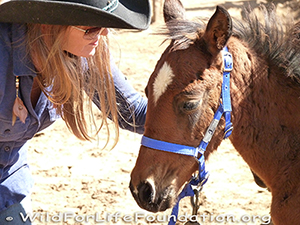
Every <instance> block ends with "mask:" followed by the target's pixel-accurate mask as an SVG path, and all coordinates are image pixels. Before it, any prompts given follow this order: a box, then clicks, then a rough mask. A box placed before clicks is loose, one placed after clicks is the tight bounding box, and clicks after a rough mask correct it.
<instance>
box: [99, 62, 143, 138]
mask: <svg viewBox="0 0 300 225" xmlns="http://www.w3.org/2000/svg"><path fill="white" fill-rule="evenodd" d="M111 71H112V75H113V80H114V84H115V90H116V101H117V107H118V110H119V118H118V122H119V126H120V128H122V129H126V130H129V131H133V132H136V133H139V134H143V132H144V124H145V120H146V111H147V103H148V100H147V99H146V98H143V97H142V96H141V95H140V94H139V93H138V92H137V91H136V90H135V89H134V88H133V87H132V86H131V85H130V83H129V81H128V80H127V78H126V77H125V76H124V74H123V73H122V72H121V71H120V70H119V69H118V67H117V66H116V64H115V63H114V62H113V60H112V61H111ZM94 103H95V104H96V105H97V106H98V107H99V108H100V105H99V98H98V96H97V95H96V99H94ZM97 103H98V104H97Z"/></svg>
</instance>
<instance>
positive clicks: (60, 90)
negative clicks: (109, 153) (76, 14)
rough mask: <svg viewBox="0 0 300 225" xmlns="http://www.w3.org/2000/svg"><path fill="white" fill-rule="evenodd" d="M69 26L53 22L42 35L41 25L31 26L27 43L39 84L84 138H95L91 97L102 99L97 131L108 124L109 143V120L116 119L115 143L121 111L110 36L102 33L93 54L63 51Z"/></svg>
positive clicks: (66, 120)
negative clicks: (76, 54) (92, 131)
mask: <svg viewBox="0 0 300 225" xmlns="http://www.w3.org/2000/svg"><path fill="white" fill-rule="evenodd" d="M67 29H69V26H58V25H53V26H49V29H47V33H46V34H45V33H44V32H43V34H42V32H41V25H39V24H32V25H28V32H27V41H28V45H27V46H28V51H29V54H30V55H31V57H32V59H33V63H34V65H35V66H36V68H37V70H38V80H39V86H40V88H41V90H42V91H43V92H44V93H45V94H46V95H47V97H48V99H49V100H50V101H51V102H52V103H53V105H54V107H55V108H56V110H57V113H58V114H59V115H60V116H61V117H62V118H63V120H64V121H65V123H66V125H67V126H68V128H69V129H70V130H71V131H72V132H73V133H74V135H75V136H76V137H78V138H79V139H82V140H91V139H93V135H92V134H89V133H90V132H89V124H88V123H87V121H88V120H87V118H86V117H87V114H86V113H88V115H91V116H92V117H91V118H94V117H93V112H92V102H91V100H92V99H93V100H94V101H95V100H97V101H99V102H98V105H99V106H100V108H101V114H102V121H101V124H100V125H98V128H97V133H98V132H99V131H100V129H101V128H102V127H103V126H105V127H107V142H106V144H107V143H108V142H109V138H110V128H109V125H108V120H107V119H108V117H110V118H111V120H112V121H113V122H114V131H115V137H116V138H115V142H114V145H115V144H116V143H117V141H118V138H119V129H118V110H117V105H116V96H115V87H114V83H113V78H112V74H111V70H110V54H109V51H108V44H109V43H108V38H107V37H106V36H101V38H100V41H99V46H98V47H97V49H96V52H95V54H94V55H93V56H91V57H88V58H82V57H77V56H74V55H71V54H70V53H67V52H64V51H63V50H62V47H61V46H62V42H63V40H64V35H65V33H66V31H67ZM43 35H48V37H47V42H49V43H45V40H44V39H45V38H43ZM49 46H51V47H49ZM95 96H97V97H95ZM85 110H87V112H86V111H85ZM92 122H93V123H95V120H94V119H92Z"/></svg>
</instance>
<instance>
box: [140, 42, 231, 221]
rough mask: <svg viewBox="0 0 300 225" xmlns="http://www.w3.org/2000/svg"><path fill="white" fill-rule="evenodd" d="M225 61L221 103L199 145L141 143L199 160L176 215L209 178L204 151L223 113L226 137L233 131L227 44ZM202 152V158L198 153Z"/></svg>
mask: <svg viewBox="0 0 300 225" xmlns="http://www.w3.org/2000/svg"><path fill="white" fill-rule="evenodd" d="M222 55H223V62H224V70H223V82H222V92H221V96H220V105H219V107H218V109H217V111H216V112H215V115H214V119H213V120H212V122H211V123H210V125H209V127H208V128H207V130H206V133H205V135H204V137H203V139H202V141H201V142H200V145H199V146H198V147H191V146H186V145H179V144H174V143H170V142H165V141H160V140H155V139H152V138H149V137H146V136H143V137H142V141H141V144H142V145H143V146H145V147H148V148H152V149H156V150H161V151H166V152H172V153H177V154H181V155H187V156H193V157H195V158H197V160H198V162H199V173H198V177H194V176H193V177H192V178H191V180H190V182H189V183H187V184H186V186H185V187H184V188H183V190H182V192H181V193H180V194H179V196H178V200H177V204H176V205H175V206H174V208H173V211H172V215H174V216H175V217H176V220H177V216H178V207H179V201H180V200H181V199H182V198H183V197H186V196H193V195H194V191H193V187H192V186H197V187H198V188H202V187H203V185H204V184H205V183H206V182H207V179H208V171H206V169H205V158H204V152H205V151H206V147H207V146H208V144H209V142H210V140H211V138H212V137H213V135H214V133H215V130H216V128H217V126H218V124H219V122H220V119H221V117H222V115H224V118H225V129H224V138H227V137H229V136H230V135H231V133H232V129H233V127H232V123H231V111H232V108H231V99H230V71H231V70H232V68H233V61H232V56H231V54H230V53H229V51H228V48H227V47H226V46H225V47H224V49H223V51H222ZM199 154H201V156H200V158H198V155H199ZM176 220H170V221H169V225H174V224H175V223H176Z"/></svg>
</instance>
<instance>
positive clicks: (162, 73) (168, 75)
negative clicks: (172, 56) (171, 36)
mask: <svg viewBox="0 0 300 225" xmlns="http://www.w3.org/2000/svg"><path fill="white" fill-rule="evenodd" d="M174 77H175V74H174V73H173V70H172V68H171V66H170V64H169V63H168V62H166V61H165V62H164V63H163V65H162V67H160V69H159V71H158V72H157V76H156V77H155V79H154V82H153V97H154V103H155V104H156V103H157V101H158V99H159V98H160V96H161V95H162V94H163V93H164V92H165V91H166V90H167V88H168V86H169V85H170V84H171V83H172V82H173V78H174Z"/></svg>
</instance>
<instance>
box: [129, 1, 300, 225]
mask: <svg viewBox="0 0 300 225" xmlns="http://www.w3.org/2000/svg"><path fill="white" fill-rule="evenodd" d="M275 11H276V10H275V9H274V7H272V6H271V5H262V6H261V10H260V12H259V14H257V13H255V12H254V10H251V9H248V10H246V13H245V15H244V18H243V20H235V19H232V18H231V16H230V14H229V13H228V11H227V10H226V9H225V8H223V7H221V6H217V7H216V11H215V12H214V14H213V16H212V17H211V18H210V19H209V20H208V22H207V23H206V22H203V21H189V20H187V19H186V16H185V10H184V7H183V5H182V3H181V2H180V1H179V0H166V1H165V5H164V19H165V22H166V31H164V32H163V34H166V35H168V38H167V39H168V40H170V44H169V46H168V47H167V48H166V49H165V51H164V52H163V54H162V56H161V58H160V59H159V61H158V62H157V64H156V66H155V69H154V71H153V73H152V74H151V76H150V78H149V80H148V84H147V86H146V89H145V92H146V95H147V97H148V109H147V115H146V123H145V132H144V136H146V137H148V138H152V139H156V140H159V141H165V142H168V143H174V144H179V145H184V146H191V147H197V146H199V143H200V142H201V140H202V139H203V137H204V134H205V131H206V130H207V128H208V127H209V125H210V122H211V121H212V120H213V118H214V113H215V112H216V111H217V109H218V107H219V105H220V95H221V92H222V91H221V89H222V81H223V77H222V74H223V68H224V62H223V59H222V58H223V56H222V52H223V49H224V47H227V49H228V52H230V54H231V55H232V61H233V66H232V70H231V72H230V73H231V74H230V96H231V107H232V111H231V122H232V126H233V130H232V134H231V135H230V136H229V139H230V141H231V143H232V145H233V146H234V148H235V149H236V150H237V151H238V152H239V154H240V155H241V156H242V158H243V160H244V161H245V162H246V163H247V164H248V165H249V167H250V169H251V170H252V171H253V173H254V174H255V175H256V176H257V177H258V178H259V180H261V181H262V182H263V184H265V185H266V186H267V187H268V189H269V190H270V192H271V195H272V202H271V212H270V214H271V217H272V221H273V223H274V224H275V225H297V224H299V221H300V213H299V212H300V176H299V172H300V132H299V127H300V113H297V112H299V110H300V66H299V63H300V47H299V46H300V45H299V24H298V26H296V25H294V24H293V22H292V21H291V22H290V23H283V20H282V19H280V18H279V17H278V16H277V15H276V12H275ZM259 15H262V16H263V19H261V17H259ZM225 125H226V123H225V119H224V118H223V117H222V118H221V119H220V122H219V124H218V125H217V126H216V130H215V133H214V135H213V136H212V138H211V141H210V143H209V144H208V146H207V148H206V151H205V152H204V153H203V154H204V157H205V159H208V157H209V155H210V154H211V152H213V151H215V150H216V149H217V148H218V146H219V145H220V143H221V142H222V140H223V137H224V129H225ZM197 158H198V157H191V156H187V155H181V154H176V153H171V152H165V151H160V150H157V149H154V148H150V147H146V146H143V145H142V146H141V147H140V150H139V155H138V158H137V161H136V164H135V166H134V168H133V170H132V172H131V181H130V185H129V186H130V190H131V192H132V195H133V197H134V198H135V200H136V202H137V203H138V205H139V206H140V207H141V208H144V209H145V210H148V211H151V212H158V211H164V210H166V209H168V208H170V207H172V206H174V204H176V202H177V198H178V195H179V193H181V191H182V189H183V187H184V186H185V184H186V183H187V182H188V181H189V180H190V178H191V176H192V174H194V173H195V171H197V170H198V163H199V161H198V160H197Z"/></svg>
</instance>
